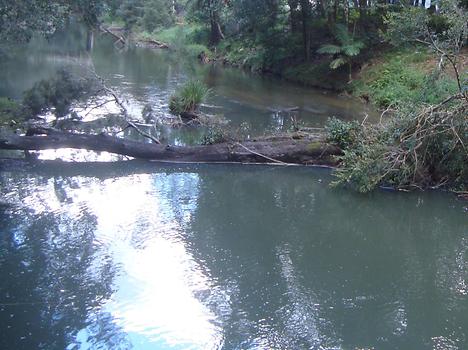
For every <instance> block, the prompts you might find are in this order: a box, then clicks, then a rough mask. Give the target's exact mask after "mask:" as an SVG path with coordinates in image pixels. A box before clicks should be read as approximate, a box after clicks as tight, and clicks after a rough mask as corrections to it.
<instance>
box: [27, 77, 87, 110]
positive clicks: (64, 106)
mask: <svg viewBox="0 0 468 350" xmlns="http://www.w3.org/2000/svg"><path fill="white" fill-rule="evenodd" d="M91 84H92V83H91V81H90V80H87V79H82V78H78V77H76V76H74V75H73V74H71V73H70V72H69V71H67V70H65V69H61V70H59V71H58V72H57V74H56V75H55V76H54V77H53V78H52V79H49V80H42V81H40V82H38V83H36V84H34V86H33V87H32V88H31V89H29V90H27V91H26V92H25V93H24V97H23V106H24V107H25V109H26V110H27V111H28V112H29V114H30V116H31V117H33V116H37V115H40V114H42V113H45V112H48V111H53V112H54V113H55V115H56V116H57V118H60V117H64V116H65V115H67V114H68V113H70V108H71V106H72V104H73V103H74V102H76V101H78V100H80V99H82V98H84V97H85V96H87V95H88V94H89V93H90V92H91Z"/></svg>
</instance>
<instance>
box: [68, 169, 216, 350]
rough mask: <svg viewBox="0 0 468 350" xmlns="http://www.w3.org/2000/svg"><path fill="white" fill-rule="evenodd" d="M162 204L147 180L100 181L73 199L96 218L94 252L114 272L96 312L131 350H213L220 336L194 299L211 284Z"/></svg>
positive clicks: (79, 338) (211, 317) (210, 316)
mask: <svg viewBox="0 0 468 350" xmlns="http://www.w3.org/2000/svg"><path fill="white" fill-rule="evenodd" d="M156 176H167V175H156ZM190 176H192V175H190ZM194 193H195V194H196V193H197V192H196V191H195V192H194ZM163 196H164V194H162V193H159V192H158V189H155V188H154V183H153V175H135V176H132V177H126V178H119V179H112V180H106V181H104V182H103V184H102V186H95V187H92V188H88V189H87V190H85V191H79V192H78V193H76V200H77V201H81V200H85V201H87V202H88V204H87V206H88V207H89V208H90V209H92V212H93V213H94V214H95V215H96V216H97V219H98V227H97V230H96V236H95V240H96V242H97V244H99V245H100V246H101V249H100V251H103V252H104V251H107V252H108V253H110V255H111V256H112V259H113V263H114V265H116V266H119V267H120V268H119V271H118V272H117V276H116V277H115V280H114V284H113V287H114V290H115V292H114V294H113V295H112V296H111V298H110V300H108V301H107V302H106V303H105V304H104V305H102V311H103V312H107V313H110V314H111V315H112V316H113V319H114V323H115V325H116V326H117V327H118V328H120V329H121V330H122V331H124V332H125V333H126V335H127V338H128V340H129V341H130V343H132V345H133V348H135V349H143V348H144V349H146V348H151V349H154V348H155V347H156V348H160V347H162V348H183V349H209V348H218V347H219V346H220V344H221V343H222V333H221V329H220V328H219V327H218V326H216V325H215V324H214V321H215V315H214V314H213V313H212V312H211V311H210V310H209V309H208V308H207V307H206V306H205V305H204V304H203V303H202V302H201V301H200V300H198V299H197V298H196V297H195V296H194V295H195V294H196V293H197V292H199V291H203V290H208V289H209V288H210V285H209V278H208V277H207V276H205V275H204V274H203V272H202V269H201V267H200V266H198V265H197V263H196V262H195V261H194V260H193V258H192V256H191V255H190V254H189V252H188V251H187V250H186V247H185V246H184V241H182V240H181V239H180V235H181V234H182V232H181V228H180V226H179V224H178V222H177V221H176V220H175V217H174V215H173V214H172V210H171V207H170V206H168V205H167V204H166V203H164V202H165V201H164V199H163V198H162V197H163ZM90 327H92V325H90ZM83 332H84V333H88V332H87V331H86V330H82V331H80V332H79V333H78V335H77V337H76V341H77V342H78V343H81V344H80V348H81V349H86V348H88V347H89V344H87V343H86V341H84V339H86V338H87V336H84V334H83ZM75 344H76V343H75ZM143 344H144V345H143ZM151 344H152V345H151Z"/></svg>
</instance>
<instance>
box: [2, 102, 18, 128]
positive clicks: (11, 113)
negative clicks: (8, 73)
mask: <svg viewBox="0 0 468 350" xmlns="http://www.w3.org/2000/svg"><path fill="white" fill-rule="evenodd" d="M20 109H21V108H20V105H19V104H18V103H17V102H16V101H14V100H12V99H10V98H7V97H0V124H6V123H10V122H11V121H12V120H16V119H17V118H18V117H19V114H20Z"/></svg>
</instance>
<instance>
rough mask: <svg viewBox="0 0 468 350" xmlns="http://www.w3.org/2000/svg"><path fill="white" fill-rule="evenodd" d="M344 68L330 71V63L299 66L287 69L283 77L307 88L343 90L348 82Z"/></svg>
mask: <svg viewBox="0 0 468 350" xmlns="http://www.w3.org/2000/svg"><path fill="white" fill-rule="evenodd" d="M343 68H344V67H341V68H338V69H335V70H332V71H330V61H329V60H327V61H324V62H321V63H316V64H307V63H303V64H298V65H294V66H289V67H286V69H285V70H284V72H283V77H284V78H285V79H287V80H291V81H294V82H298V83H301V84H304V85H307V86H315V87H319V88H323V89H330V90H343V89H344V88H345V86H346V82H347V79H348V77H347V72H346V71H345V70H344V69H343Z"/></svg>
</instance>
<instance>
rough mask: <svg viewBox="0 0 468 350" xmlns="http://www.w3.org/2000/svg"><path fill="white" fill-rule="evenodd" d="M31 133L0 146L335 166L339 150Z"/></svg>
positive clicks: (312, 142) (279, 142)
mask: <svg viewBox="0 0 468 350" xmlns="http://www.w3.org/2000/svg"><path fill="white" fill-rule="evenodd" d="M28 135H31V136H17V135H12V136H9V137H4V138H1V139H0V149H10V150H25V151H26V150H29V151H31V150H47V149H59V148H75V149H85V150H91V151H98V152H110V153H115V154H121V155H126V156H130V157H134V158H138V159H148V160H157V161H171V162H182V163H184V162H214V163H216V162H234V163H294V164H316V165H336V163H337V161H336V159H335V157H334V156H335V155H339V154H341V150H340V149H339V148H337V147H335V146H333V145H329V144H327V143H326V142H325V140H324V138H323V136H321V135H316V136H314V137H308V138H304V139H293V138H292V137H282V138H276V139H274V138H270V139H262V140H259V141H248V142H231V143H220V144H214V145H206V146H169V145H167V146H164V145H159V144H155V143H145V142H137V141H131V140H126V139H122V138H117V137H114V136H108V135H103V134H101V135H86V134H75V133H70V132H62V131H57V130H53V129H43V128H37V129H31V131H30V132H28Z"/></svg>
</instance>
